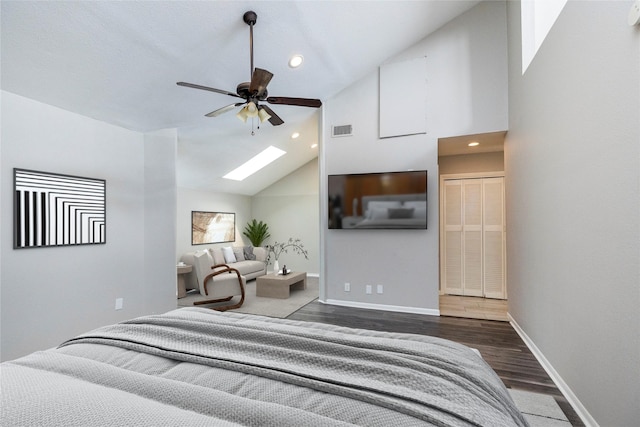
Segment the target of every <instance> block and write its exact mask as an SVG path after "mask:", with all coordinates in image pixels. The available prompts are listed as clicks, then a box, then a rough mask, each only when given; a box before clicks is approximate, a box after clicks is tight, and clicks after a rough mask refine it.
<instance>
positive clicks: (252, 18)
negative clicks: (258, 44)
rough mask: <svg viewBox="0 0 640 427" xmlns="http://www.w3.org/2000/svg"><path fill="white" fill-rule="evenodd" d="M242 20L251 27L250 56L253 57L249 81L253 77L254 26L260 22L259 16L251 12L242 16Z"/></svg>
mask: <svg viewBox="0 0 640 427" xmlns="http://www.w3.org/2000/svg"><path fill="white" fill-rule="evenodd" d="M242 19H243V20H244V22H245V23H246V24H247V25H248V26H249V55H250V56H251V70H249V71H250V73H249V80H251V77H252V76H253V26H254V25H255V24H256V21H257V20H258V15H257V14H256V13H255V12H254V11H252V10H250V11H248V12H245V14H244V15H243V16H242Z"/></svg>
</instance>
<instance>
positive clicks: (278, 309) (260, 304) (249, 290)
mask: <svg viewBox="0 0 640 427" xmlns="http://www.w3.org/2000/svg"><path fill="white" fill-rule="evenodd" d="M318 282H319V280H318V278H317V277H308V276H307V289H304V290H302V289H292V290H291V294H290V295H289V298H286V299H280V298H266V297H258V296H256V281H255V280H250V281H249V282H248V283H247V286H246V288H245V298H244V303H243V304H242V307H240V308H237V309H235V310H229V311H234V312H236V313H246V314H257V315H260V316H269V317H279V318H285V317H287V316H289V315H290V314H292V313H294V312H295V311H297V310H299V309H300V308H301V307H304V306H305V305H307V304H309V303H310V302H311V301H313V300H315V299H316V298H318ZM236 298H237V297H236ZM202 299H204V298H203V296H202V295H200V293H197V292H189V293H188V294H187V296H186V297H184V298H180V299H179V300H178V307H193V302H194V301H197V300H202ZM215 306H216V304H208V305H199V306H198V307H205V308H206V307H208V308H212V307H215Z"/></svg>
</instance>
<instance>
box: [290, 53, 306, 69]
mask: <svg viewBox="0 0 640 427" xmlns="http://www.w3.org/2000/svg"><path fill="white" fill-rule="evenodd" d="M303 61H304V57H303V56H302V55H293V56H292V57H291V59H289V67H291V68H298V67H299V66H301V65H302V62H303Z"/></svg>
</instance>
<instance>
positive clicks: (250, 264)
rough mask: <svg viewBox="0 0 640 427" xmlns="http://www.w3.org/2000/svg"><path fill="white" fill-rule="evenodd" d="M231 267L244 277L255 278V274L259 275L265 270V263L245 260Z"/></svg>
mask: <svg viewBox="0 0 640 427" xmlns="http://www.w3.org/2000/svg"><path fill="white" fill-rule="evenodd" d="M230 267H233V268H235V269H237V270H238V271H239V272H240V274H242V275H243V276H254V274H253V273H258V272H261V271H264V270H265V263H264V262H262V261H250V260H245V261H240V262H237V263H235V264H233V265H232V266H230ZM265 273H266V271H265Z"/></svg>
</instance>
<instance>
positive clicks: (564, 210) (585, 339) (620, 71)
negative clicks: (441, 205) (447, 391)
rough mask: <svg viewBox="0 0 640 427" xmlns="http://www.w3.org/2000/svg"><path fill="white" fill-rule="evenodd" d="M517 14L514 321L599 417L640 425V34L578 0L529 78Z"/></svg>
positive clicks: (512, 33) (617, 12)
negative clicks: (523, 70) (639, 422)
mask: <svg viewBox="0 0 640 427" xmlns="http://www.w3.org/2000/svg"><path fill="white" fill-rule="evenodd" d="M508 4H509V10H508V14H509V92H510V100H509V106H510V112H509V115H510V123H509V132H508V134H507V139H506V142H505V169H506V173H507V175H508V177H509V179H508V180H507V195H506V200H507V232H508V234H509V239H508V242H507V244H508V259H509V266H508V283H509V312H510V314H511V316H512V317H513V318H514V319H515V321H516V322H517V324H518V325H519V326H520V327H521V328H522V330H523V331H524V333H525V334H526V335H527V336H528V337H529V338H530V339H531V340H532V341H533V342H534V343H535V345H536V347H537V348H538V350H539V351H540V353H541V354H542V356H543V357H544V359H546V361H547V362H548V363H549V364H550V365H551V366H552V367H553V369H554V370H555V371H556V372H557V374H558V375H559V377H560V378H561V380H562V381H563V382H564V385H566V386H567V387H568V389H569V391H571V393H570V395H571V394H574V396H573V397H575V398H577V399H578V401H579V403H580V404H581V405H584V408H586V411H587V415H589V414H590V416H592V417H593V419H595V422H597V423H598V424H600V425H602V426H631V425H637V423H638V419H639V418H640V412H639V411H640V410H639V405H638V404H639V401H638V396H640V381H639V380H638V379H639V378H640V327H639V326H640V309H639V307H640V78H639V76H640V50H639V46H640V27H638V26H636V27H630V26H628V25H627V23H626V17H627V13H628V11H629V8H630V7H631V2H611V1H589V2H573V1H570V2H568V4H567V5H566V6H565V9H564V10H563V12H562V13H561V14H560V16H559V18H558V20H557V21H556V24H555V26H554V27H553V28H552V29H551V31H550V33H549V35H548V36H547V38H546V40H545V42H544V43H543V45H542V46H541V48H540V50H539V51H538V54H537V56H536V57H535V59H534V60H533V62H532V63H531V65H530V66H529V68H528V69H527V71H526V73H525V74H524V76H523V75H522V72H521V57H520V52H521V51H520V8H519V3H518V2H509V3H508ZM581 405H578V407H579V408H580V406H581ZM584 408H582V409H584ZM592 421H593V420H592Z"/></svg>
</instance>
